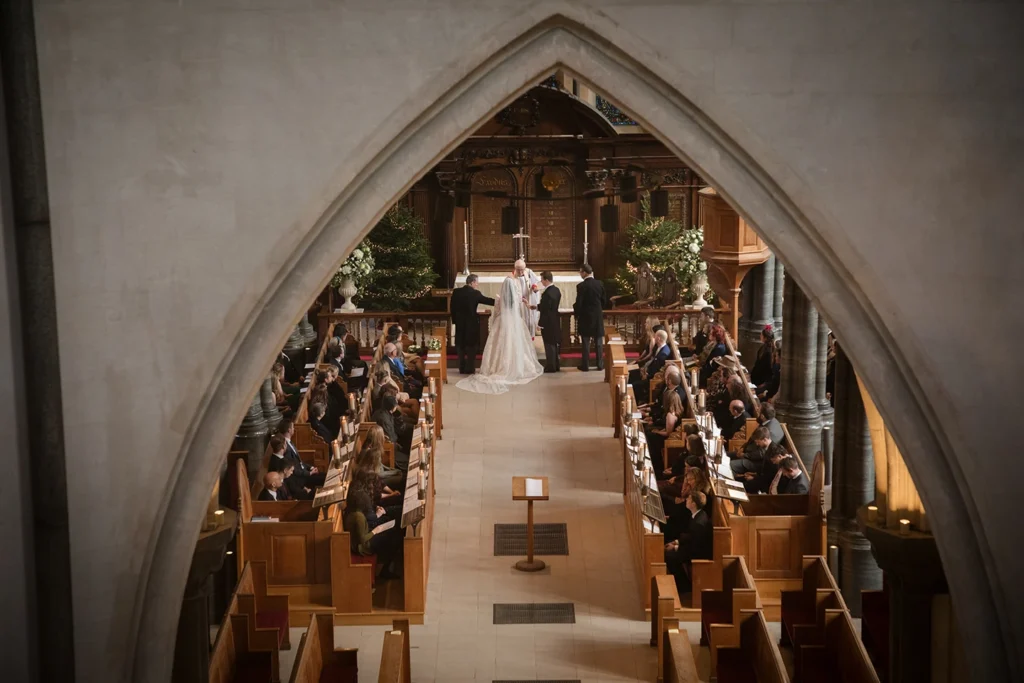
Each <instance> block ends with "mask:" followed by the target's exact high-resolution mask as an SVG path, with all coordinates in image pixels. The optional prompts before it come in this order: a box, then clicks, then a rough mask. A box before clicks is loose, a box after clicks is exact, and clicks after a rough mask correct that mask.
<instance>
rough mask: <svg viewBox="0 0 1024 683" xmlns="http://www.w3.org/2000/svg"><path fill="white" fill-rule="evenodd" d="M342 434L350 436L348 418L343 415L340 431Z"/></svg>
mask: <svg viewBox="0 0 1024 683" xmlns="http://www.w3.org/2000/svg"><path fill="white" fill-rule="evenodd" d="M338 434H340V435H341V436H348V418H347V417H345V416H344V415H342V416H341V429H340V430H339V431H338Z"/></svg>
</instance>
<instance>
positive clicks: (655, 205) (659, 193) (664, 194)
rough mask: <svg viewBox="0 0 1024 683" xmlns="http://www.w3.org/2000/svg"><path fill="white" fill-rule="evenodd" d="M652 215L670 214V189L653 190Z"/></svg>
mask: <svg viewBox="0 0 1024 683" xmlns="http://www.w3.org/2000/svg"><path fill="white" fill-rule="evenodd" d="M651 215H652V216H654V217H655V218H664V217H666V216H667V215H668V190H661V189H658V190H651Z"/></svg>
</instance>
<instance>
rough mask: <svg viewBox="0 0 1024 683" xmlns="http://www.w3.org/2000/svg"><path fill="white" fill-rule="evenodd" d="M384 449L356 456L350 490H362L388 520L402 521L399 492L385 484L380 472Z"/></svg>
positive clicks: (364, 451) (362, 451)
mask: <svg viewBox="0 0 1024 683" xmlns="http://www.w3.org/2000/svg"><path fill="white" fill-rule="evenodd" d="M383 450H384V449H383V448H379V449H375V450H368V449H365V448H364V449H363V450H361V451H359V453H358V454H357V455H356V457H355V460H354V461H353V463H352V478H351V481H350V483H349V490H350V491H351V490H352V488H353V487H354V488H357V489H362V490H364V491H366V493H367V494H368V495H369V496H370V502H371V503H372V504H373V506H374V507H375V508H377V509H378V511H379V512H378V514H379V515H380V516H382V517H386V518H388V519H400V518H401V515H402V499H401V498H400V497H399V496H400V495H401V494H400V492H399V491H396V490H394V489H392V488H391V487H390V486H388V485H386V484H385V483H384V480H383V479H382V478H381V475H380V472H381V470H382V468H383V463H382V462H381V459H380V456H381V453H383Z"/></svg>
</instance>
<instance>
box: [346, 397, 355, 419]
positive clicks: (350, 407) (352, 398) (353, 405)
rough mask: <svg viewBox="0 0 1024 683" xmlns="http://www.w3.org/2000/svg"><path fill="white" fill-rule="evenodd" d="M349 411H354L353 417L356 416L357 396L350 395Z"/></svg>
mask: <svg viewBox="0 0 1024 683" xmlns="http://www.w3.org/2000/svg"><path fill="white" fill-rule="evenodd" d="M348 409H349V410H351V411H352V415H355V414H356V395H355V394H354V393H352V394H349V395H348Z"/></svg>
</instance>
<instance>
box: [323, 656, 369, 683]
mask: <svg viewBox="0 0 1024 683" xmlns="http://www.w3.org/2000/svg"><path fill="white" fill-rule="evenodd" d="M353 654H354V653H353ZM358 681H359V670H358V668H357V667H356V660H355V657H354V656H353V657H351V658H349V657H345V658H339V657H335V658H334V659H333V660H332V661H330V662H328V663H327V664H326V665H324V668H323V669H321V670H320V682H319V683H357V682H358Z"/></svg>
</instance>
